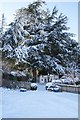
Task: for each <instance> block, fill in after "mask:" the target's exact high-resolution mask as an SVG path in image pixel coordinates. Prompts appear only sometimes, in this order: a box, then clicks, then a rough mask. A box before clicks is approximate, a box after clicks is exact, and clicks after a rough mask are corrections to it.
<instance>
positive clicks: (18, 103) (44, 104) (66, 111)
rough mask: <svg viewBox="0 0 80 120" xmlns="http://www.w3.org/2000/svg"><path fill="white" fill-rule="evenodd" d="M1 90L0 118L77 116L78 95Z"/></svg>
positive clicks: (39, 89)
mask: <svg viewBox="0 0 80 120" xmlns="http://www.w3.org/2000/svg"><path fill="white" fill-rule="evenodd" d="M1 91H2V118H78V95H77V94H73V93H65V92H62V93H54V92H48V91H46V90H45V89H44V85H42V86H41V85H39V88H38V90H37V91H27V92H24V93H23V92H19V90H16V91H15V90H9V89H2V88H0V92H1Z"/></svg>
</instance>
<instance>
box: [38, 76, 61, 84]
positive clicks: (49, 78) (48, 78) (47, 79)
mask: <svg viewBox="0 0 80 120" xmlns="http://www.w3.org/2000/svg"><path fill="white" fill-rule="evenodd" d="M58 78H59V76H57V75H41V76H40V77H39V82H40V83H47V82H52V80H54V79H58Z"/></svg>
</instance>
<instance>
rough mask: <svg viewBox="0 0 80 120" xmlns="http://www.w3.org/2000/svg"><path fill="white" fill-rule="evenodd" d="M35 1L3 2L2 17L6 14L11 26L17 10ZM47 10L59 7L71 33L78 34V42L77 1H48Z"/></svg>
mask: <svg viewBox="0 0 80 120" xmlns="http://www.w3.org/2000/svg"><path fill="white" fill-rule="evenodd" d="M32 1H34V0H27V2H26V1H25V0H24V2H23V0H16V1H15V0H12V2H11V1H10V0H2V1H0V17H1V14H2V13H4V14H5V18H6V22H7V23H8V24H9V23H10V22H12V21H13V19H14V14H15V12H16V10H17V9H19V8H21V7H27V5H28V4H29V3H31V2H32ZM46 3H47V6H45V7H46V8H49V9H50V10H52V9H53V7H54V6H56V7H57V9H58V10H59V13H63V14H64V15H66V16H67V17H68V24H67V26H69V27H70V30H69V31H70V32H71V33H74V34H76V36H75V37H74V39H75V40H76V41H78V2H77V0H75V2H71V1H70V0H69V1H68V0H66V2H60V1H59V0H57V2H55V1H54V0H53V1H51V0H48V1H47V2H46Z"/></svg>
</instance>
